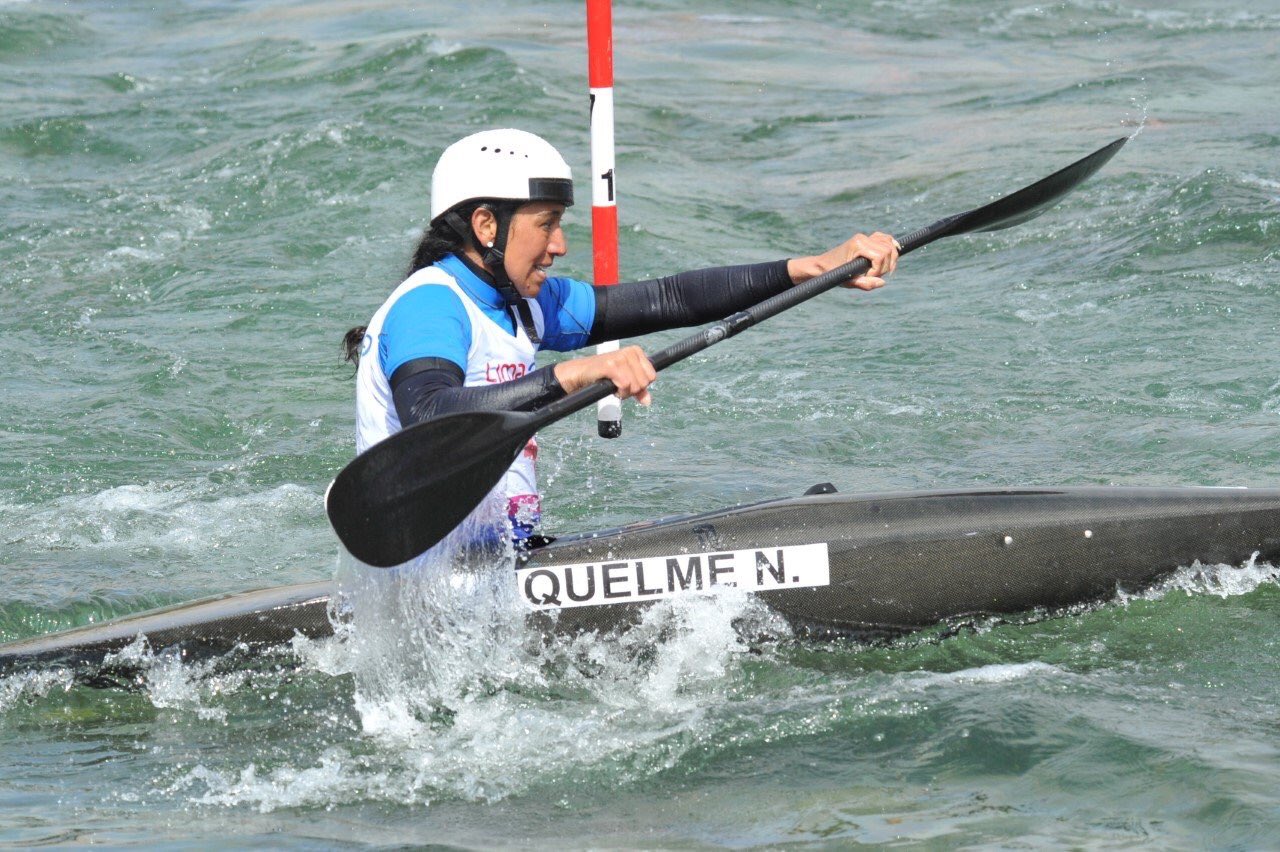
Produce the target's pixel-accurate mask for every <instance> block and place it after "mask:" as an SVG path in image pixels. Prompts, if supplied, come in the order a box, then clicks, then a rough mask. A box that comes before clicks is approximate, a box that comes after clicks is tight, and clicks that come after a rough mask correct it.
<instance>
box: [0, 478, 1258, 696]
mask: <svg viewBox="0 0 1280 852" xmlns="http://www.w3.org/2000/svg"><path fill="white" fill-rule="evenodd" d="M1252 558H1257V559H1259V560H1262V561H1274V560H1277V559H1278V558H1280V489H1243V488H1239V489H1237V488H1133V487H1071V488H1043V489H1000V490H962V491H926V492H899V493H884V494H864V495H844V494H834V493H831V494H813V495H807V496H804V497H798V498H793V499H785V500H775V501H769V502H765V503H759V504H755V505H751V506H740V507H735V508H731V509H724V510H721V511H717V512H710V513H707V514H702V515H695V516H686V517H677V518H669V519H663V520H659V521H651V522H645V523H639V524H632V525H629V526H625V527H620V528H617V529H613V530H605V531H602V532H596V533H589V534H582V535H573V536H567V537H564V538H560V539H558V540H556V541H555V542H553V543H551V544H549V545H547V546H545V547H542V548H539V549H537V550H535V551H533V552H531V553H530V554H528V555H527V557H525V558H523V559H522V560H520V563H519V564H518V565H517V568H516V571H515V582H516V583H517V586H518V588H519V590H520V594H521V596H522V597H523V598H524V599H525V601H526V603H527V604H528V606H529V607H530V618H531V622H532V623H533V624H534V625H536V626H538V627H540V628H541V629H544V630H559V631H579V630H593V631H608V630H614V629H620V628H625V627H626V626H627V625H628V624H629V623H631V622H632V621H634V620H635V619H636V618H637V617H638V616H639V615H640V613H642V611H643V608H644V607H646V606H648V605H650V603H651V602H652V601H653V600H656V599H659V598H663V597H671V596H673V595H678V594H697V593H699V592H703V593H705V592H709V591H711V590H712V589H713V587H714V586H716V585H727V584H733V585H737V586H739V587H742V588H746V589H747V590H748V591H750V592H751V593H752V594H755V595H756V596H758V597H759V599H760V600H762V601H763V602H764V603H765V604H767V605H768V607H769V608H770V609H772V610H773V611H775V612H776V613H778V614H779V615H781V616H782V617H783V618H785V619H786V620H787V621H788V622H789V623H790V624H791V626H792V628H793V629H794V630H795V632H796V633H797V634H798V635H800V636H808V637H818V638H824V637H834V636H852V637H856V638H878V637H885V636H892V635H900V634H903V633H909V632H912V631H916V630H920V629H923V628H927V627H930V626H933V625H936V624H938V623H940V622H944V621H948V620H952V619H957V618H964V617H972V616H984V615H1011V614H1015V613H1022V612H1027V611H1030V610H1035V609H1050V610H1052V609H1057V608H1061V607H1065V606H1071V605H1074V604H1080V603H1086V602H1090V601H1099V600H1105V599H1107V598H1110V597H1111V596H1113V595H1114V594H1115V593H1116V591H1117V590H1118V589H1126V590H1129V591H1136V590H1139V589H1141V588H1143V587H1146V586H1149V585H1150V584H1152V583H1154V582H1156V581H1158V580H1159V579H1161V578H1162V577H1165V576H1167V575H1168V574H1169V573H1171V572H1172V571H1174V570H1175V569H1177V568H1178V567H1181V566H1187V565H1191V564H1192V563H1194V562H1197V561H1199V562H1201V563H1203V564H1231V565H1238V564H1241V563H1243V562H1245V561H1247V560H1250V559H1252ZM788 566H789V567H788ZM797 566H799V567H797ZM329 593H330V584H329V583H327V582H316V583H307V584H302V585H296V586H285V587H281V588H275V589H266V590H261V591H254V592H244V593H239V594H233V595H226V596H223V597H219V598H213V599H208V600H202V601H196V602H193V603H189V604H181V605H178V606H173V607H167V608H164V609H161V610H154V611H151V612H147V613H142V614H140V615H135V616H129V617H125V618H121V619H116V620H114V621H110V622H106V623H103V624H99V625H91V626H87V627H81V628H76V629H72V630H68V631H63V632H61V633H56V634H51V635H48V636H40V637H35V638H31V639H26V640H21V641H18V642H13V643H9V644H7V645H2V646H0V672H6V671H13V670H15V669H25V668H30V667H33V666H49V665H67V666H72V667H85V666H88V667H93V666H98V665H100V664H101V663H102V662H103V660H104V658H105V657H106V656H107V655H108V654H111V653H114V652H117V651H119V650H121V649H122V648H124V647H126V646H128V645H129V644H130V643H132V642H134V641H135V640H136V639H137V637H138V636H139V635H145V636H146V637H147V641H148V645H149V647H151V648H152V649H154V650H160V649H165V648H176V649H177V650H178V651H179V652H181V653H182V654H183V656H184V657H186V658H190V659H198V658H206V657H211V656H216V655H221V654H225V653H227V652H228V651H231V650H232V649H235V648H244V649H249V650H254V649H261V648H265V647H271V646H276V645H280V644H283V643H287V642H288V641H289V640H291V639H292V638H293V637H294V636H295V635H302V636H306V637H309V638H321V637H325V636H329V635H332V633H333V629H334V628H333V623H332V621H331V615H330V612H329Z"/></svg>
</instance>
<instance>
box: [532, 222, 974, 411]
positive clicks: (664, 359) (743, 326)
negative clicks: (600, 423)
mask: <svg viewBox="0 0 1280 852" xmlns="http://www.w3.org/2000/svg"><path fill="white" fill-rule="evenodd" d="M951 218H954V217H949V218H947V219H941V220H939V221H938V222H935V223H934V224H932V225H929V226H928V227H925V228H921V229H920V230H918V231H913V232H912V233H911V234H910V235H909V236H907V237H906V238H905V239H901V240H899V241H898V244H899V245H900V246H902V248H901V249H899V250H898V255H899V256H901V255H904V254H906V253H907V252H910V251H911V250H913V249H917V248H920V247H921V246H923V245H926V244H928V243H931V242H933V241H934V240H935V239H937V238H938V237H939V236H942V235H943V233H935V231H942V230H943V229H942V228H940V227H939V226H942V225H947V224H950V222H951ZM870 268H871V262H870V261H869V260H867V259H866V258H865V257H859V258H854V259H853V260H851V261H849V262H848V263H845V264H841V265H840V266H837V267H836V268H835V269H828V270H827V271H826V272H824V273H822V274H821V275H817V276H814V277H813V278H810V279H809V280H808V281H804V282H801V283H800V284H796V285H795V286H794V287H789V288H787V289H786V290H783V291H782V292H781V293H776V294H774V295H772V296H770V297H769V298H767V299H765V300H764V301H762V302H759V303H757V304H755V305H753V306H751V307H750V308H747V309H746V310H742V311H738V312H737V313H736V314H733V315H731V316H727V317H725V318H724V319H722V320H720V321H719V322H717V323H715V324H714V325H710V326H707V327H706V328H703V329H699V330H698V331H696V332H694V333H693V334H691V335H689V336H688V337H686V338H683V339H682V340H678V341H676V342H675V343H673V344H671V345H670V346H668V347H666V348H665V349H660V350H658V351H657V352H654V353H653V354H652V355H650V356H649V361H650V362H651V363H652V364H653V369H655V370H658V371H662V370H665V369H666V368H667V367H670V366H671V365H672V364H678V363H680V362H681V361H683V360H684V359H686V358H688V357H689V356H691V355H696V354H697V353H699V352H701V351H702V350H704V349H707V348H709V347H711V346H714V345H716V344H717V343H719V342H720V341H722V340H728V339H729V338H730V337H733V336H734V335H737V334H741V333H742V332H744V331H746V330H747V329H749V328H751V327H752V326H754V325H757V324H759V323H762V322H764V321H765V320H767V319H769V318H770V317H774V316H777V315H778V314H780V313H782V312H783V311H785V310H789V309H790V308H794V307H795V306H796V305H798V304H800V303H801V302H807V301H808V300H810V299H812V298H813V297H814V296H819V295H821V294H823V293H825V292H827V291H828V290H830V289H832V288H834V287H836V286H838V285H840V284H843V283H845V282H846V281H852V280H853V279H855V278H857V277H858V276H860V275H864V274H866V272H867V270H869V269H870ZM616 392H617V388H616V387H615V386H614V384H613V382H611V381H609V380H608V379H600V380H599V381H597V382H593V383H592V384H589V385H587V386H586V387H584V388H579V389H578V390H576V391H574V392H573V393H571V394H568V395H566V396H564V397H561V398H560V399H558V400H556V401H555V402H553V403H550V404H548V405H546V406H543V407H542V408H541V409H539V410H538V412H537V416H538V420H539V421H544V422H551V421H553V420H559V419H560V418H561V417H564V416H566V415H569V414H572V413H573V412H575V411H578V410H580V409H583V408H585V407H587V406H588V405H591V404H593V403H595V402H598V401H599V400H602V399H604V398H605V397H607V396H609V395H611V394H613V393H616Z"/></svg>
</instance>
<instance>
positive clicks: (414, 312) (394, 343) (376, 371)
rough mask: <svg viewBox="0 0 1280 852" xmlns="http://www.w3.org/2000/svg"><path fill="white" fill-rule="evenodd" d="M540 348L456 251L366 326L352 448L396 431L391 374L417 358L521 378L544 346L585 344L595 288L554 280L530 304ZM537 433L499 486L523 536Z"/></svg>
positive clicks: (533, 506)
mask: <svg viewBox="0 0 1280 852" xmlns="http://www.w3.org/2000/svg"><path fill="white" fill-rule="evenodd" d="M525 301H526V302H527V303H528V305H529V309H530V313H531V314H532V315H533V322H534V327H535V329H536V330H537V332H538V336H539V337H540V338H541V341H542V342H541V345H540V346H539V345H535V344H534V343H533V342H532V341H530V340H529V337H528V335H527V334H525V331H524V329H523V328H522V327H521V325H520V323H518V322H516V321H515V319H514V317H513V316H512V314H511V311H510V309H509V308H508V307H507V305H506V303H505V301H504V300H503V298H502V296H501V294H499V293H498V291H497V290H495V289H494V288H493V287H491V286H490V285H489V284H487V283H486V282H484V281H482V280H481V279H480V278H479V277H477V276H476V275H475V274H474V273H473V272H472V271H471V270H470V269H468V268H467V266H466V264H464V263H463V262H462V261H461V260H459V259H458V258H457V257H455V256H453V255H449V256H447V257H445V258H444V259H443V260H441V261H439V262H437V263H436V264H434V265H432V266H429V267H427V268H425V269H420V270H418V271H417V272H415V273H414V274H413V275H411V276H409V278H407V279H406V280H405V281H404V282H403V283H402V284H400V286H399V287H397V288H396V289H395V290H394V291H393V292H392V293H391V295H390V297H388V298H387V300H386V301H385V302H384V303H383V304H382V307H380V308H379V309H378V310H377V312H376V313H374V315H373V318H372V319H371V320H370V321H369V325H368V328H367V329H366V331H365V335H364V341H363V343H362V345H361V351H360V366H359V368H358V369H357V371H356V451H357V452H364V451H365V450H366V449H368V448H369V447H371V446H372V445H373V444H376V443H377V442H378V441H381V440H383V439H385V438H387V437H388V436H390V435H392V434H393V433H395V432H398V431H400V428H401V425H400V418H399V415H398V414H397V413H396V407H395V401H394V398H393V396H392V392H391V382H390V377H391V376H392V375H393V374H394V373H395V371H396V369H397V368H399V367H400V366H402V365H404V364H407V363H409V362H410V361H414V360H417V359H419V358H443V359H446V360H448V361H451V362H452V363H454V364H457V365H458V367H459V369H461V370H462V372H463V376H464V380H463V384H464V386H466V387H475V386H479V385H484V384H495V383H498V382H507V381H511V380H512V379H518V378H520V377H521V376H524V375H525V374H527V373H529V372H530V371H532V370H534V369H535V367H536V365H535V363H534V355H535V353H536V352H537V351H538V349H540V348H542V349H552V350H556V351H567V350H570V349H578V348H581V347H582V346H583V345H584V344H585V343H586V340H587V336H588V335H589V334H590V331H591V325H592V323H593V322H594V320H595V295H594V293H593V292H592V289H591V286H590V285H589V284H586V283H584V282H582V281H575V280H573V279H571V278H548V279H547V280H546V282H545V283H544V284H543V287H542V290H541V291H540V292H539V293H538V296H537V298H535V299H526V300H525ZM537 456H538V445H537V440H536V439H532V440H530V441H529V444H528V445H527V446H526V447H525V449H524V452H523V453H521V454H520V457H519V458H517V459H516V461H515V462H514V463H513V464H512V465H511V468H510V470H508V471H507V473H506V475H505V476H504V477H503V479H502V481H501V482H499V483H498V485H497V486H496V487H495V489H494V490H495V491H496V492H498V493H500V494H501V495H502V496H503V497H505V499H506V503H507V513H508V516H509V517H510V519H511V522H512V529H513V531H514V533H515V535H516V537H517V538H523V537H525V536H527V535H528V534H529V533H530V532H531V531H532V529H533V527H534V526H535V525H536V524H537V522H538V520H539V518H540V516H541V501H540V499H539V496H538V483H537V471H536V462H537Z"/></svg>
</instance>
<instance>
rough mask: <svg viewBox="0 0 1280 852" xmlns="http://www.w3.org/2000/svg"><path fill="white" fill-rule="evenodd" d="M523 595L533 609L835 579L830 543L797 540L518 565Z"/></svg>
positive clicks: (756, 589) (818, 583)
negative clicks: (787, 543) (715, 549)
mask: <svg viewBox="0 0 1280 852" xmlns="http://www.w3.org/2000/svg"><path fill="white" fill-rule="evenodd" d="M516 582H517V583H518V584H519V588H520V596H521V597H522V598H524V601H525V603H526V604H528V605H529V606H530V607H531V608H532V609H562V608H568V607H575V606H601V605H609V604H621V603H636V602H638V601H652V600H661V599H662V598H670V597H675V596H677V595H685V594H695V595H696V594H710V593H712V592H714V591H715V589H716V588H717V587H719V586H732V587H736V588H739V589H743V590H744V591H748V592H766V591H771V590H774V589H797V588H806V587H807V588H812V587H815V586H827V585H830V583H831V565H830V561H829V559H828V557H827V545H826V543H825V542H822V543H819V544H797V545H791V546H789V547H760V548H751V549H748V550H723V551H719V552H713V553H686V554H681V555H679V556H650V557H647V558H645V559H609V560H601V561H599V562H583V563H579V564H576V565H546V566H532V565H531V566H526V567H524V568H519V569H517V570H516Z"/></svg>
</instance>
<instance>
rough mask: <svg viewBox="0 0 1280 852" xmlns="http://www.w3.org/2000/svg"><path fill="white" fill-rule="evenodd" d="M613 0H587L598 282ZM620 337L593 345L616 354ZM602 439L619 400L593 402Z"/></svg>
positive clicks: (606, 198)
mask: <svg viewBox="0 0 1280 852" xmlns="http://www.w3.org/2000/svg"><path fill="white" fill-rule="evenodd" d="M611 2H612V0H587V86H588V87H589V90H590V93H591V245H592V257H593V260H594V263H595V269H594V277H595V283H596V284H606V285H608V284H617V283H618V204H617V193H616V187H615V183H616V181H615V171H614V153H613V10H612V8H611ZM617 348H618V341H616V340H611V341H609V342H607V343H601V344H599V345H598V346H596V352H597V353H605V352H614V351H616V350H617ZM596 430H597V432H598V433H599V434H600V437H602V438H616V437H618V436H619V435H621V434H622V402H621V401H620V400H619V399H618V398H617V397H616V396H607V397H605V398H604V399H602V400H600V402H599V403H597V405H596Z"/></svg>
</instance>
